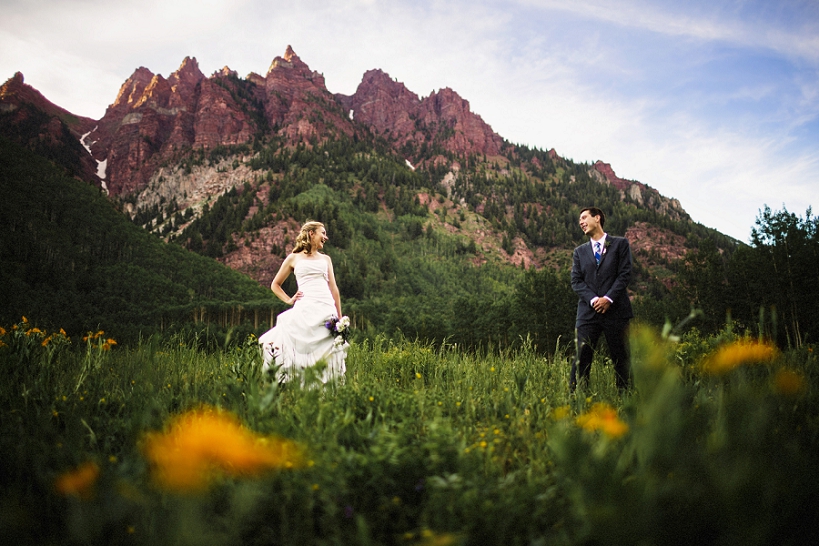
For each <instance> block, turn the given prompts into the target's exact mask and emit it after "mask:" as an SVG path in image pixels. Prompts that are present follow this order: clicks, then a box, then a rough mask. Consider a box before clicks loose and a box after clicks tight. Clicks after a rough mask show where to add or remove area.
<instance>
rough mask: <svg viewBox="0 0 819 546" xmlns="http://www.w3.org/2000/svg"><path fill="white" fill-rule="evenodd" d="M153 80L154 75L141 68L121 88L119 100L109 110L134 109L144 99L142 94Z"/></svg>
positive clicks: (118, 95) (118, 94)
mask: <svg viewBox="0 0 819 546" xmlns="http://www.w3.org/2000/svg"><path fill="white" fill-rule="evenodd" d="M153 79H154V73H153V72H151V71H150V70H148V69H147V68H145V67H144V66H140V67H139V68H137V69H136V70H135V71H134V73H133V74H131V76H130V77H129V78H128V79H127V80H125V83H123V84H122V86H121V87H120V88H119V93H117V98H116V99H115V100H114V102H113V104H111V105H110V106H109V107H108V108H109V109H121V108H131V107H133V105H134V104H136V103H137V102H138V101H139V100H140V99H141V98H142V93H143V92H144V91H145V88H146V87H148V85H150V83H151V81H152V80H153Z"/></svg>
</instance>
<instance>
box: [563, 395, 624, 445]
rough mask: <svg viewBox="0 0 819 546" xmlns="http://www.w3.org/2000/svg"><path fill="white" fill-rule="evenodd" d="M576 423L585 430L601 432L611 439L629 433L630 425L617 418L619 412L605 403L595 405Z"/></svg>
mask: <svg viewBox="0 0 819 546" xmlns="http://www.w3.org/2000/svg"><path fill="white" fill-rule="evenodd" d="M575 423H577V425H578V426H579V427H580V428H582V429H583V430H587V431H589V432H594V431H597V430H599V431H601V432H603V433H604V434H605V435H607V436H609V437H611V438H619V437H620V436H622V435H624V434H625V433H626V432H628V425H627V424H626V423H624V422H623V421H621V420H620V418H619V417H618V416H617V410H615V409H614V408H612V407H611V406H609V405H608V404H606V403H604V402H597V403H595V404H594V405H593V406H592V407H591V409H590V410H589V411H587V412H586V413H584V414H583V415H579V416H578V417H577V418H576V419H575Z"/></svg>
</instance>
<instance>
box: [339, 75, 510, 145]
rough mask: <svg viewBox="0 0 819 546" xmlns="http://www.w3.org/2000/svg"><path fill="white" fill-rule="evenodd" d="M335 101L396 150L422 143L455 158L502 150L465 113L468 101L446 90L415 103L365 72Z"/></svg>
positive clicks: (385, 78) (385, 79)
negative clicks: (350, 90) (351, 89)
mask: <svg viewBox="0 0 819 546" xmlns="http://www.w3.org/2000/svg"><path fill="white" fill-rule="evenodd" d="M337 97H338V99H339V101H340V102H341V103H342V104H343V105H344V106H345V108H346V109H347V110H348V111H349V112H350V116H351V117H352V118H353V119H354V120H355V121H356V122H358V123H362V124H364V125H365V126H366V127H367V128H369V129H370V130H371V131H372V132H373V133H375V134H377V135H380V136H383V137H385V138H387V139H388V140H389V141H391V142H392V143H393V144H394V145H395V146H396V147H397V148H398V149H399V150H400V149H404V150H406V149H407V144H414V145H415V146H416V149H417V147H420V146H421V145H422V144H424V143H425V142H427V143H436V144H440V145H441V146H442V147H443V148H444V149H445V150H447V151H450V152H454V153H457V154H471V153H477V154H485V155H488V156H491V155H497V154H499V153H500V150H501V147H502V145H503V139H502V138H501V137H500V136H498V135H497V134H496V133H495V132H494V131H493V130H492V128H491V127H490V126H489V125H487V124H486V122H484V121H483V119H481V117H480V116H479V115H477V114H475V113H473V112H472V111H471V110H470V109H469V102H467V101H466V100H464V99H462V98H461V97H460V96H459V95H458V94H457V93H456V92H455V91H453V90H452V89H449V88H444V89H441V90H440V91H438V92H433V93H432V94H431V95H430V96H429V97H426V98H424V99H420V98H419V97H418V95H416V94H415V93H413V92H411V91H409V90H408V89H407V88H406V87H405V86H404V84H402V83H399V82H396V81H394V80H393V79H392V78H390V76H389V75H388V74H387V73H385V72H383V71H381V70H370V71H368V72H367V73H365V74H364V78H363V79H362V80H361V83H360V84H359V86H358V88H357V89H356V92H355V93H354V94H353V95H352V96H350V97H347V96H344V95H337ZM413 159H414V158H413Z"/></svg>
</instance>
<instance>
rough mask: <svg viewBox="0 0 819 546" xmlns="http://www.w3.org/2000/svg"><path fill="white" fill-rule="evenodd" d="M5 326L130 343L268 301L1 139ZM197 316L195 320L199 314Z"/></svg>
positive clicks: (0, 311)
mask: <svg viewBox="0 0 819 546" xmlns="http://www.w3.org/2000/svg"><path fill="white" fill-rule="evenodd" d="M0 184H2V187H1V188H0V192H2V195H3V199H2V200H0V230H2V232H3V237H2V239H0V283H2V284H3V286H4V287H5V288H4V290H2V295H0V319H1V320H4V321H13V320H18V319H19V318H20V317H21V316H23V315H26V316H29V317H31V318H37V319H38V320H40V321H41V322H42V323H43V324H44V325H46V326H49V327H54V326H55V325H59V326H61V327H64V328H65V329H66V330H68V331H69V333H72V334H78V333H80V332H84V331H87V330H96V329H97V328H98V325H100V324H106V325H108V328H109V329H112V330H113V331H116V335H117V337H119V338H120V339H121V340H124V341H135V340H136V339H137V338H138V336H139V335H140V332H142V333H143V334H149V333H151V332H155V331H158V329H159V328H160V327H162V326H163V324H164V326H166V327H168V326H170V325H171V322H172V320H171V319H172V317H173V319H176V318H178V317H179V314H180V312H179V311H180V310H183V313H182V314H184V319H183V320H184V321H185V322H189V321H190V318H189V317H190V315H191V314H192V309H193V308H195V307H198V306H211V307H212V306H214V305H216V306H218V305H220V304H224V303H228V302H233V303H232V306H233V307H234V308H236V307H237V306H238V305H241V304H242V303H245V304H247V303H250V302H253V301H259V300H261V301H267V302H268V303H267V309H273V308H274V304H273V301H272V298H270V295H269V293H268V292H267V291H266V290H264V289H262V288H261V287H259V286H258V285H257V284H256V283H255V282H253V281H252V280H250V279H248V278H246V277H244V276H242V275H240V274H238V273H236V272H234V271H232V270H230V269H228V268H227V267H224V266H222V265H220V264H218V263H216V262H214V261H213V260H210V259H207V258H204V257H202V256H197V255H195V254H192V253H189V252H187V251H185V250H183V249H182V248H180V247H178V246H174V245H168V244H165V243H163V242H161V241H160V240H158V239H156V238H155V237H154V236H152V235H149V234H148V233H146V232H145V231H144V230H142V229H140V228H139V227H137V226H134V225H133V224H131V223H130V222H128V221H127V220H126V219H125V218H124V217H123V216H122V215H120V214H119V213H118V212H117V211H115V210H114V209H113V207H112V206H111V203H110V202H108V200H107V199H106V198H105V196H103V195H100V193H99V191H98V190H97V189H95V188H93V187H91V186H89V185H88V184H86V183H83V182H80V181H79V180H76V179H72V178H67V177H66V176H64V175H63V174H61V173H60V172H59V170H56V169H55V168H54V167H53V166H52V165H51V164H50V163H48V162H46V161H45V160H43V159H42V158H40V157H38V156H36V155H34V154H32V153H30V152H28V151H26V150H24V149H22V148H20V147H19V146H17V145H15V144H13V143H11V142H9V141H8V140H5V139H0ZM188 311H191V312H190V313H189V312H188Z"/></svg>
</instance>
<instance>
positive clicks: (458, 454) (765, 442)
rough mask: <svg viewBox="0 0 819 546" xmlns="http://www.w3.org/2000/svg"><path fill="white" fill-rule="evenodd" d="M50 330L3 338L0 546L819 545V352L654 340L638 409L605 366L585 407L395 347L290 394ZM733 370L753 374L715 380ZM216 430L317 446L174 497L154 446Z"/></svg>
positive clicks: (496, 357)
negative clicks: (218, 420)
mask: <svg viewBox="0 0 819 546" xmlns="http://www.w3.org/2000/svg"><path fill="white" fill-rule="evenodd" d="M32 330H33V328H32V326H31V325H30V324H28V323H27V322H21V323H20V324H18V325H16V327H15V328H9V329H8V330H7V331H6V330H4V331H3V332H2V335H0V340H2V342H3V346H0V366H2V367H1V368H0V370H2V371H0V412H2V413H1V415H2V425H0V431H2V440H0V456H2V458H3V461H4V465H3V470H2V473H0V477H1V481H0V483H2V490H3V493H2V494H1V495H0V509H2V510H0V512H1V513H2V516H0V532H2V535H3V537H6V538H8V539H13V540H15V543H37V544H66V543H76V544H98V543H105V544H109V543H125V544H248V545H253V544H395V543H398V544H419V543H423V544H461V543H463V544H594V543H601V544H634V543H638V542H639V543H645V544H660V543H662V544H665V543H686V544H690V543H697V544H700V543H702V544H732V543H736V544H801V543H811V542H808V541H815V540H816V539H817V538H819V534H817V527H816V519H815V515H816V509H815V506H816V501H817V500H819V498H817V496H818V495H819V486H817V484H819V470H818V469H819V455H818V454H819V449H818V448H819V396H817V386H819V373H818V372H817V368H816V357H815V355H814V354H813V352H812V347H804V348H802V349H800V350H794V351H788V352H785V353H784V354H780V353H775V352H774V351H773V350H772V349H771V350H770V351H769V352H766V353H761V352H759V351H757V352H756V353H754V354H753V355H755V356H753V355H752V357H751V358H749V357H748V356H747V355H748V354H750V353H748V351H747V350H746V352H745V353H741V350H742V347H745V346H747V343H750V341H748V340H745V341H746V342H747V343H746V345H745V346H744V345H742V344H741V343H740V341H741V340H739V339H738V338H737V337H736V336H735V335H733V334H730V333H727V334H725V335H723V336H722V337H721V338H707V339H704V338H701V337H700V336H698V335H697V334H696V333H693V334H690V335H688V336H684V337H683V339H682V340H681V341H680V342H678V343H671V342H670V341H668V340H667V339H664V338H663V337H662V336H660V335H658V334H656V333H654V332H652V331H650V330H647V329H640V328H636V329H635V330H634V334H633V336H632V341H633V343H634V345H633V357H634V358H633V360H634V374H635V389H634V390H633V391H632V392H630V393H628V394H627V395H625V397H624V398H621V397H620V395H619V393H618V392H617V390H616V389H615V387H614V378H613V372H612V369H611V367H610V365H608V362H607V361H606V360H605V359H603V358H602V357H601V356H600V355H598V356H597V358H596V361H595V363H594V365H593V368H592V369H593V376H592V381H591V384H590V387H589V388H588V389H587V390H586V391H583V392H579V393H578V394H577V395H572V394H570V393H569V390H568V377H567V376H568V370H569V364H570V355H569V354H568V352H567V351H566V350H560V349H561V348H560V347H559V348H558V349H559V350H558V351H557V353H556V355H555V356H553V357H549V358H545V357H543V356H541V355H539V354H537V353H536V352H535V351H534V350H532V348H531V346H530V345H528V344H526V343H523V344H522V347H521V348H520V349H519V350H515V351H503V350H486V351H483V352H480V353H477V354H476V353H474V352H465V351H463V350H461V349H460V348H458V347H456V346H452V345H443V346H440V347H433V346H430V345H425V344H422V343H417V342H411V341H394V340H393V341H390V340H387V339H385V338H380V337H377V338H375V339H373V340H366V341H362V342H360V343H354V344H353V345H352V347H351V349H350V352H349V356H348V362H347V363H348V372H347V376H346V378H345V381H344V382H343V383H340V384H335V385H329V386H326V387H325V386H321V385H319V384H317V383H315V382H313V381H312V380H311V378H310V377H309V376H308V377H306V378H305V383H304V384H303V385H298V384H295V383H290V384H287V385H284V386H279V385H277V384H275V383H274V382H272V381H271V379H270V378H269V377H267V376H263V375H262V373H261V371H260V365H261V357H260V355H259V352H258V349H257V346H256V343H255V340H253V339H249V340H248V341H247V342H246V343H244V344H240V345H239V346H236V347H233V348H228V349H225V350H222V351H207V352H206V351H203V350H201V349H199V348H198V347H199V344H198V343H197V340H196V339H185V338H181V337H175V338H172V339H169V340H164V341H160V340H158V339H156V338H149V339H145V340H142V341H141V342H140V343H139V344H137V345H136V346H133V347H122V346H117V345H113V344H110V343H108V342H109V341H113V340H110V339H108V338H107V337H106V336H104V335H99V336H97V335H95V334H92V335H90V336H88V339H86V340H84V341H81V340H71V341H70V342H69V341H68V340H67V339H65V338H64V336H60V335H57V334H53V335H52V337H51V338H50V339H49V341H48V343H45V344H43V341H45V339H46V337H47V336H46V333H44V332H39V331H38V332H34V333H32ZM106 344H107V345H108V346H107V347H104V345H106ZM720 347H722V348H726V347H727V352H725V351H723V352H724V355H723V356H720V358H723V359H724V360H725V362H727V363H728V364H731V366H728V368H727V369H726V371H724V372H723V373H722V374H721V375H714V374H710V375H709V374H707V373H705V372H703V369H705V368H703V367H702V366H703V364H702V363H703V362H706V361H708V360H707V359H709V358H711V359H713V358H717V357H716V356H715V355H718V354H720V353H718V352H717V350H718V349H719V348H720ZM754 347H756V346H754ZM759 347H762V349H765V350H767V349H766V347H767V346H766V345H764V344H761V345H759ZM731 351H733V352H731ZM740 353H741V354H740ZM743 355H744V356H743ZM732 358H733V360H731V359H732ZM202 407H208V408H216V409H214V410H213V412H214V413H216V414H219V412H223V413H224V414H229V415H234V416H236V418H237V419H238V421H239V422H240V423H242V424H243V426H244V427H246V429H247V430H248V431H251V432H252V433H253V434H255V435H256V437H257V438H258V443H259V445H263V446H268V445H270V443H271V442H273V441H274V440H273V439H274V438H287V439H290V440H292V441H294V442H296V444H297V445H299V446H301V452H302V454H303V459H302V460H301V461H300V463H299V464H297V465H294V466H293V467H292V468H289V467H283V468H279V469H276V470H270V471H267V472H264V473H261V474H259V475H254V476H246V475H238V474H235V473H231V468H232V464H233V463H231V462H230V461H228V462H227V463H224V464H223V466H222V467H220V468H221V469H222V470H221V471H218V472H217V470H218V469H214V471H213V473H212V475H210V476H209V477H210V481H208V482H207V485H206V487H205V488H203V490H200V491H197V492H188V491H181V490H174V489H173V488H170V489H169V488H168V487H167V486H163V485H162V484H161V483H159V482H158V481H157V480H156V479H155V472H156V468H155V466H154V464H153V463H150V462H149V460H148V458H147V457H146V450H145V443H146V434H147V433H149V432H158V431H163V430H166V431H167V430H169V429H168V425H167V424H168V422H169V421H170V420H171V419H172V418H173V417H175V416H178V415H185V414H186V412H189V411H191V410H196V409H199V408H202ZM229 441H230V440H229V439H228V438H225V439H224V442H226V443H227V442H229ZM217 443H219V442H217ZM209 447H210V448H212V447H213V446H209ZM196 456H197V454H196V453H193V452H192V453H191V454H190V457H191V461H193V459H194V458H195V457H196ZM233 467H235V465H233ZM234 469H235V468H234ZM65 484H68V485H65Z"/></svg>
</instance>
